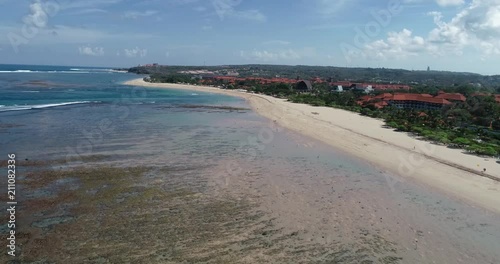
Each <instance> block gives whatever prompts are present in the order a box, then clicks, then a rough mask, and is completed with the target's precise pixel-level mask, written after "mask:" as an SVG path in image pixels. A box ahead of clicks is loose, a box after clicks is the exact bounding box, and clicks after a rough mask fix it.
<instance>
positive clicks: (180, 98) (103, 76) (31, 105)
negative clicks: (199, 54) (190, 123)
mask: <svg viewBox="0 0 500 264" xmlns="http://www.w3.org/2000/svg"><path fill="white" fill-rule="evenodd" d="M138 77H139V76H137V75H133V74H128V73H119V72H113V71H112V70H111V69H103V68H83V67H60V66H21V65H0V111H16V110H29V109H40V108H47V107H57V106H63V105H70V104H90V103H93V104H103V103H115V104H116V103H136V104H140V103H145V104H158V105H165V104H170V105H175V104H179V103H182V104H211V105H214V104H215V105H216V104H218V103H219V102H221V101H225V102H233V103H236V102H238V101H241V100H239V99H235V98H232V97H226V96H221V95H207V94H201V95H200V94H197V93H192V92H185V91H176V90H155V89H148V90H146V89H143V88H137V87H136V88H134V87H130V86H124V85H122V84H121V83H123V82H124V81H127V80H130V79H134V78H138Z"/></svg>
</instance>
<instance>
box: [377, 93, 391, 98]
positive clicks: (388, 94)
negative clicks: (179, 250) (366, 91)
mask: <svg viewBox="0 0 500 264" xmlns="http://www.w3.org/2000/svg"><path fill="white" fill-rule="evenodd" d="M391 97H392V94H390V93H383V94H379V95H377V96H375V97H373V98H374V99H387V98H391Z"/></svg>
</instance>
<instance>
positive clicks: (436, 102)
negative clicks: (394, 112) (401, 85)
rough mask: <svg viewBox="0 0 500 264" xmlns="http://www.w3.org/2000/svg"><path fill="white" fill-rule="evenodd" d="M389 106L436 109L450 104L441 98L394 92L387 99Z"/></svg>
mask: <svg viewBox="0 0 500 264" xmlns="http://www.w3.org/2000/svg"><path fill="white" fill-rule="evenodd" d="M387 103H388V105H389V106H393V107H396V108H401V109H422V110H437V109H441V108H443V106H445V105H449V104H452V103H451V102H450V101H448V100H446V99H443V98H435V97H434V98H430V97H426V96H422V95H421V94H395V95H394V96H393V97H392V98H389V99H388V100H387Z"/></svg>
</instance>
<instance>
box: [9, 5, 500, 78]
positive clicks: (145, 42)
mask: <svg viewBox="0 0 500 264" xmlns="http://www.w3.org/2000/svg"><path fill="white" fill-rule="evenodd" d="M499 61H500V0H387V1H386V0H383V1H374V0H350V1H348V0H337V1H334V0H293V1H292V0H288V1H285V0H273V1H270V0H252V1H250V0H144V1H137V0H135V1H130V0H72V1H69V0H32V1H13V0H0V63H19V64H50V65H76V66H112V67H129V66H134V65H137V64H145V63H153V62H157V63H160V64H168V65H203V64H204V63H206V64H207V65H221V64H253V63H265V64H287V65H298V64H301V65H328V66H342V67H343V66H348V67H386V68H403V69H410V70H411V69H415V70H424V69H426V68H427V66H430V67H431V69H435V70H452V71H468V72H478V73H482V74H500V63H499Z"/></svg>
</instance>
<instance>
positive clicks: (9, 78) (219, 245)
mask: <svg viewBox="0 0 500 264" xmlns="http://www.w3.org/2000/svg"><path fill="white" fill-rule="evenodd" d="M34 69H36V68H34ZM45 70H46V71H47V73H37V72H26V73H5V74H4V75H3V76H2V78H0V83H1V84H2V85H0V89H1V90H3V92H4V93H5V94H11V95H12V96H13V97H15V98H17V101H15V100H14V101H12V100H3V101H2V102H0V105H6V106H5V107H2V109H0V133H2V138H1V139H0V144H1V145H2V146H3V148H2V150H3V152H2V153H1V155H2V156H3V157H7V155H8V154H12V153H14V154H15V156H16V157H15V159H16V173H17V176H18V177H16V189H17V194H18V195H17V196H16V202H18V205H19V208H16V209H17V210H16V227H15V230H12V228H11V230H12V231H15V232H16V233H15V237H16V241H15V242H16V255H17V256H16V260H18V261H20V262H23V263H24V262H26V263H31V262H36V261H42V262H43V261H45V262H51V263H67V262H71V263H87V262H90V263H183V262H186V263H353V264H355V263H356V264H357V263H386V264H388V263H394V264H396V263H487V264H493V263H499V262H500V252H498V241H499V240H500V214H498V213H497V211H498V210H497V207H495V206H496V205H495V203H494V202H492V201H494V200H495V199H497V196H496V194H497V193H498V190H497V186H498V182H497V181H495V180H493V179H491V178H493V177H495V176H496V175H497V174H496V173H495V170H494V169H495V166H492V165H495V164H492V165H490V164H489V163H488V162H486V161H484V160H482V159H480V158H477V157H474V156H468V155H463V154H462V153H461V152H460V151H457V150H451V149H447V148H444V149H441V148H440V147H438V146H436V147H435V149H433V148H431V147H430V146H432V145H426V144H424V142H423V141H422V142H421V141H417V140H415V139H414V138H412V137H411V136H408V135H406V134H404V133H397V132H394V131H392V130H391V129H386V128H383V127H382V125H383V123H382V122H381V121H380V120H376V119H370V118H366V117H363V116H360V115H358V114H356V113H350V112H347V111H342V110H337V109H330V108H321V107H311V106H307V105H301V104H292V103H288V102H286V101H285V100H281V99H276V98H272V97H269V96H262V95H256V94H250V93H247V92H245V91H228V90H222V89H218V88H211V87H200V86H184V85H177V84H175V85H168V84H149V83H144V82H143V81H142V80H134V81H132V82H130V81H129V80H131V79H133V78H137V75H132V74H122V73H103V72H101V71H96V72H89V73H85V74H81V73H80V74H68V73H67V69H66V68H61V69H59V70H61V71H62V72H60V73H59V72H55V73H53V72H52V71H53V69H52V68H50V67H49V68H45ZM49 71H50V73H49ZM124 83H127V84H128V85H124ZM145 86H151V88H147V87H145ZM155 87H156V88H155ZM167 88H171V89H167ZM20 135H22V136H20ZM427 150H428V151H427ZM440 151H451V152H440ZM455 152H456V153H455ZM443 153H445V154H443ZM448 153H450V154H448ZM422 155H427V156H428V157H427V158H425V159H423V158H421V156H422ZM432 155H435V156H436V157H434V158H433V157H432ZM440 155H441V156H443V157H441V156H440ZM451 155H458V158H459V159H460V158H461V159H463V161H464V164H453V163H452V162H455V158H452V157H451ZM461 155H463V156H461ZM438 158H440V159H438ZM445 158H446V159H445ZM474 159H476V160H474ZM467 162H468V163H467ZM473 162H482V163H481V164H479V165H480V166H488V167H487V172H486V173H481V172H480V171H479V170H480V169H478V168H474V164H473ZM490 162H494V160H491V161H490ZM0 165H1V166H2V167H3V168H7V165H8V161H7V160H5V159H3V160H0ZM460 166H462V167H460ZM465 166H469V167H468V168H467V167H465ZM475 166H476V167H477V165H475ZM488 177H490V178H488ZM0 202H2V204H3V207H2V210H4V212H7V211H6V210H7V209H8V208H7V206H6V205H8V202H10V201H9V200H8V197H7V195H5V196H2V197H0ZM8 220H9V219H7V218H4V220H3V221H1V222H0V230H1V231H2V234H3V235H2V239H3V240H4V241H8V240H7V238H8V234H9V232H10V231H9V228H8V222H7V221H8ZM8 258H9V256H8V255H6V254H3V255H2V256H0V262H1V263H4V262H5V263H7V262H8Z"/></svg>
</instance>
